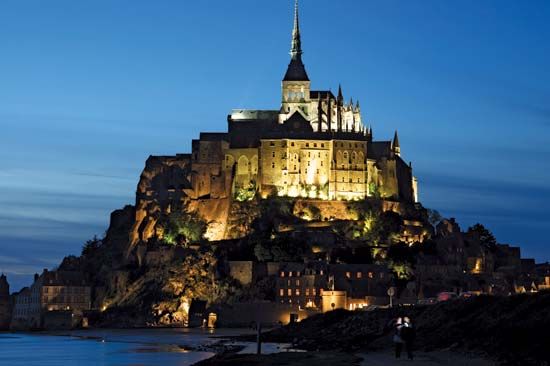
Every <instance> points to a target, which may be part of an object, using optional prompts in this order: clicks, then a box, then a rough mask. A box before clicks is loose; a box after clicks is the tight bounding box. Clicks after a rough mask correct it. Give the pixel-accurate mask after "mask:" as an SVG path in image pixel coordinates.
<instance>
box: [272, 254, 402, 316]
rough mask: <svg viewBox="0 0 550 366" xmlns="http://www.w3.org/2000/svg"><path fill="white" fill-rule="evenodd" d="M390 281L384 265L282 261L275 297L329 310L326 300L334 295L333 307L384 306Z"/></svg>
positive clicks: (280, 301)
mask: <svg viewBox="0 0 550 366" xmlns="http://www.w3.org/2000/svg"><path fill="white" fill-rule="evenodd" d="M392 280H393V276H392V274H391V273H390V271H389V270H388V268H387V267H386V266H379V265H374V264H327V263H325V262H310V263H281V264H280V266H279V271H278V274H277V285H276V294H275V296H276V302H278V303H281V304H294V305H296V304H297V305H299V306H301V307H305V308H318V309H325V310H327V309H328V310H332V309H330V306H329V307H328V308H327V301H330V300H327V299H330V298H332V297H334V296H336V295H335V294H337V298H338V299H339V300H338V301H337V304H336V305H335V306H337V307H336V308H341V307H345V308H347V309H349V310H354V309H356V308H358V307H363V306H368V305H386V304H387V303H388V298H387V295H386V291H387V290H388V288H389V287H390V284H391V282H392ZM327 291H329V292H331V293H330V294H327ZM329 304H330V302H329ZM325 310H323V311H325Z"/></svg>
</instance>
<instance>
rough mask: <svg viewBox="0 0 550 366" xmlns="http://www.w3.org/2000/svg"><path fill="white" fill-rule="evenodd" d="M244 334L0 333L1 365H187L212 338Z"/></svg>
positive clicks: (183, 331)
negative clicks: (199, 348)
mask: <svg viewBox="0 0 550 366" xmlns="http://www.w3.org/2000/svg"><path fill="white" fill-rule="evenodd" d="M242 333H243V331H242V330H231V331H229V330H220V331H216V332H215V333H214V334H211V332H208V331H202V330H190V329H151V330H91V331H77V332H60V333H47V334H46V333H32V334H27V333H3V334H0V365H6V366H7V365H9V366H35V365H36V366H38V365H40V366H50V365H51V366H54V365H55V366H58V365H78V366H92V365H94V366H95V365H109V366H110V365H113V366H130V365H131V366H142V365H143V366H145V365H163V366H172V365H175V366H185V365H192V364H193V363H195V362H198V361H200V360H203V359H206V358H208V357H211V356H212V355H213V354H212V353H210V352H196V351H192V350H193V349H195V347H198V346H200V345H207V344H212V343H215V342H217V341H218V339H216V338H212V336H231V335H236V334H242Z"/></svg>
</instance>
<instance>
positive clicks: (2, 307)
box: [0, 274, 11, 330]
mask: <svg viewBox="0 0 550 366" xmlns="http://www.w3.org/2000/svg"><path fill="white" fill-rule="evenodd" d="M10 320H11V300H10V285H9V283H8V279H7V278H6V276H5V275H4V274H2V275H1V276H0V330H4V329H9V327H10Z"/></svg>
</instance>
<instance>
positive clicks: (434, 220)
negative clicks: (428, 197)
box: [428, 209, 443, 227]
mask: <svg viewBox="0 0 550 366" xmlns="http://www.w3.org/2000/svg"><path fill="white" fill-rule="evenodd" d="M441 220H443V216H441V214H440V213H439V212H438V211H437V210H432V209H428V222H429V223H430V224H431V225H432V226H434V227H435V226H437V224H439V223H440V222H441Z"/></svg>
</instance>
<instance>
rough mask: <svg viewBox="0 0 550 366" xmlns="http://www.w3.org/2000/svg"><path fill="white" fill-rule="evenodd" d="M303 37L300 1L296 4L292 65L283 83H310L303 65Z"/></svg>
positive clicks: (291, 54) (291, 51) (291, 52)
mask: <svg viewBox="0 0 550 366" xmlns="http://www.w3.org/2000/svg"><path fill="white" fill-rule="evenodd" d="M302 53H303V52H302V36H301V34H300V16H299V12H298V0H296V2H295V3H294V29H293V30H292V45H291V48H290V64H289V65H288V69H287V71H286V74H285V77H284V79H283V81H309V78H308V76H307V73H306V68H305V67H304V64H303V63H302Z"/></svg>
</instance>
